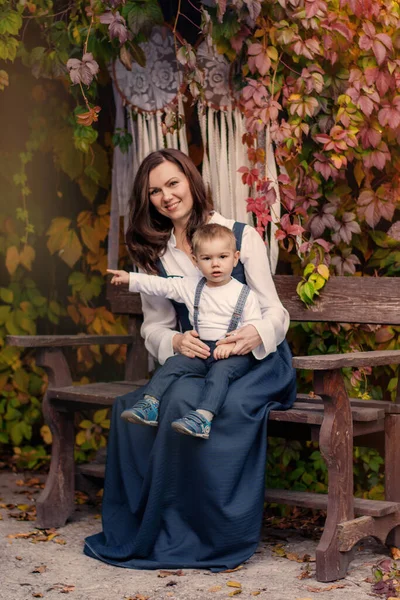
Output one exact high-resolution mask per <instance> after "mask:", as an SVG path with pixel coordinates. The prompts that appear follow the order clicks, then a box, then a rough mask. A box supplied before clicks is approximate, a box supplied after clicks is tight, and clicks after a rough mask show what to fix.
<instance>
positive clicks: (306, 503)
mask: <svg viewBox="0 0 400 600" xmlns="http://www.w3.org/2000/svg"><path fill="white" fill-rule="evenodd" d="M265 499H266V501H267V502H271V503H277V504H290V505H292V506H302V507H304V508H315V509H318V510H326V508H327V505H328V495H327V494H314V493H312V492H294V491H292V490H271V489H269V490H266V492H265ZM399 510H400V504H399V503H398V502H385V501H383V500H366V499H364V498H354V512H355V514H356V515H368V516H371V517H383V516H384V515H389V514H392V513H395V512H397V511H399Z"/></svg>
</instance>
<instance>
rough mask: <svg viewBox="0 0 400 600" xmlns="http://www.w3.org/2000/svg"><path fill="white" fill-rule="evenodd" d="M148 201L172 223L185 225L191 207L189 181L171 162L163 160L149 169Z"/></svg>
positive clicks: (191, 199)
mask: <svg viewBox="0 0 400 600" xmlns="http://www.w3.org/2000/svg"><path fill="white" fill-rule="evenodd" d="M149 196H150V202H151V203H152V204H153V206H154V207H155V208H156V210H157V211H158V212H159V213H160V214H162V215H164V216H165V217H168V218H169V219H171V221H172V222H173V223H174V225H178V224H181V225H182V226H185V225H186V223H187V221H188V219H189V217H190V213H191V212H192V208H193V197H192V193H191V191H190V186H189V181H188V179H187V177H186V175H184V174H183V173H182V171H181V170H180V169H179V167H178V166H177V165H176V164H175V163H172V162H169V161H167V160H166V161H164V162H163V163H161V164H160V165H158V167H155V168H154V169H153V170H152V171H150V175H149Z"/></svg>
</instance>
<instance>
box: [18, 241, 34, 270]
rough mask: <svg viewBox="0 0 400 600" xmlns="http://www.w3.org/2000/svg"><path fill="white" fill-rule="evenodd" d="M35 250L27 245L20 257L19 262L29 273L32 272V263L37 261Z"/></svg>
mask: <svg viewBox="0 0 400 600" xmlns="http://www.w3.org/2000/svg"><path fill="white" fill-rule="evenodd" d="M35 255H36V253H35V250H34V249H33V248H32V246H28V245H27V244H26V245H25V246H24V247H23V248H22V252H21V254H20V255H19V262H20V263H21V265H23V266H24V267H25V269H27V270H28V271H31V270H32V262H33V261H34V260H35Z"/></svg>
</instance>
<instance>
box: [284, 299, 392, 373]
mask: <svg viewBox="0 0 400 600" xmlns="http://www.w3.org/2000/svg"><path fill="white" fill-rule="evenodd" d="M399 312H400V306H399ZM292 362H293V366H294V367H295V368H296V369H311V370H312V371H328V370H330V369H341V368H343V367H377V366H382V365H398V364H400V350H373V351H370V352H349V353H348V354H321V355H315V356H296V357H294V358H293V361H292Z"/></svg>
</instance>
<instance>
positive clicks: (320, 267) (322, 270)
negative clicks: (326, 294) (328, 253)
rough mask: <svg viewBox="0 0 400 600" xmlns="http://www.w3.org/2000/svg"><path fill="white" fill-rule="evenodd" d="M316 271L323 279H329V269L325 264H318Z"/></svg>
mask: <svg viewBox="0 0 400 600" xmlns="http://www.w3.org/2000/svg"><path fill="white" fill-rule="evenodd" d="M317 271H318V273H319V274H320V275H321V277H323V278H324V279H329V269H328V267H327V266H326V265H318V267H317Z"/></svg>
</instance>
